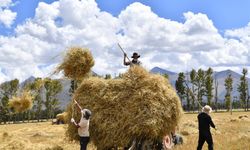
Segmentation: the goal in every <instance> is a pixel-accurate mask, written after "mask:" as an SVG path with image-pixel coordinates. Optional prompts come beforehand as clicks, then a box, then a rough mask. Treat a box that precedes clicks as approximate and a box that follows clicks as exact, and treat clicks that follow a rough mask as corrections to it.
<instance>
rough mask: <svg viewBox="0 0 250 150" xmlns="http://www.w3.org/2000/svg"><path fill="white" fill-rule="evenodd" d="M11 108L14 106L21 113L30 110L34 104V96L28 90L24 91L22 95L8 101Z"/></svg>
mask: <svg viewBox="0 0 250 150" xmlns="http://www.w3.org/2000/svg"><path fill="white" fill-rule="evenodd" d="M8 105H9V107H10V108H13V109H14V110H15V112H18V113H21V112H24V111H26V110H29V109H31V108H32V106H33V97H32V96H31V94H30V93H29V92H27V91H25V92H23V93H22V95H21V96H20V97H16V96H14V97H13V98H12V99H10V101H9V103H8Z"/></svg>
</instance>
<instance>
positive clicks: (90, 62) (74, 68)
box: [55, 47, 95, 80]
mask: <svg viewBox="0 0 250 150" xmlns="http://www.w3.org/2000/svg"><path fill="white" fill-rule="evenodd" d="M94 64H95V62H94V59H93V57H92V54H91V52H90V51H89V50H88V49H84V48H81V47H71V48H69V50H68V52H67V54H66V56H65V57H64V60H63V62H62V63H61V64H60V65H59V66H58V67H57V69H56V71H55V73H58V72H60V71H63V73H64V75H65V76H66V77H68V78H70V79H77V80H79V79H82V78H84V77H85V76H87V75H88V74H89V73H90V71H91V67H93V66H94Z"/></svg>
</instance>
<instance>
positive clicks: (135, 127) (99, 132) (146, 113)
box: [66, 66, 182, 149]
mask: <svg viewBox="0 0 250 150" xmlns="http://www.w3.org/2000/svg"><path fill="white" fill-rule="evenodd" d="M73 98H74V99H76V100H77V101H78V103H79V104H80V105H81V106H82V107H83V108H87V109H90V110H91V111H92V112H93V115H92V118H91V122H90V135H91V139H92V141H93V142H94V144H95V145H96V146H97V147H98V149H106V148H110V147H114V146H118V147H125V146H127V145H128V144H129V142H131V140H133V139H135V138H150V139H154V140H155V139H162V137H163V136H165V135H166V134H169V133H170V132H171V131H173V130H174V129H175V127H176V126H177V125H178V123H179V120H180V117H181V114H182V108H181V104H180V100H179V98H178V96H177V94H176V92H175V90H174V89H173V88H172V87H171V85H170V84H169V82H168V81H167V80H166V79H165V78H164V77H162V76H161V75H155V74H150V73H149V72H148V71H146V70H145V69H143V68H142V67H139V66H134V67H131V68H130V69H129V70H128V72H127V73H125V74H124V75H123V76H122V78H121V79H110V80H104V79H101V78H96V77H91V78H88V79H85V80H83V82H82V84H81V85H80V87H79V88H78V89H77V91H76V92H75V94H74V97H73ZM75 109H76V108H75ZM72 113H74V115H73V116H74V117H75V119H76V120H77V121H79V120H80V113H79V111H74V112H72V110H71V108H70V107H69V108H68V115H69V116H71V114H72ZM69 119H70V118H69ZM67 121H68V122H69V120H67ZM66 135H67V136H68V137H69V138H70V139H71V140H78V138H79V137H78V135H77V128H76V127H75V126H74V125H72V124H69V126H68V128H67V132H66Z"/></svg>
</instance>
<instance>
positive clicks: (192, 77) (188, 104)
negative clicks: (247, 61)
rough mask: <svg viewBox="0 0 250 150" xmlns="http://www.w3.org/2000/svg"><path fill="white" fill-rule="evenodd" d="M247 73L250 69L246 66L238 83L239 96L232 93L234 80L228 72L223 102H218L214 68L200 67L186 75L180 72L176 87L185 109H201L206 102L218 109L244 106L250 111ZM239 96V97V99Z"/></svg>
mask: <svg viewBox="0 0 250 150" xmlns="http://www.w3.org/2000/svg"><path fill="white" fill-rule="evenodd" d="M247 73H248V70H247V69H246V68H244V69H243V70H242V76H241V77H240V83H239V84H238V85H237V92H238V96H233V95H232V91H233V82H234V81H233V78H232V75H231V74H228V76H227V77H226V79H225V80H224V87H225V90H226V94H225V96H224V101H223V103H219V102H218V100H219V96H218V86H219V85H218V84H219V83H218V80H217V79H216V77H214V72H213V69H212V68H208V69H207V70H202V69H198V71H196V70H195V69H192V71H191V72H190V73H189V74H186V75H185V73H184V72H180V73H179V74H178V78H177V80H176V82H175V88H176V91H177V94H178V95H179V97H180V99H181V103H182V105H183V107H184V109H185V110H187V111H195V110H197V109H198V110H200V109H201V107H202V106H204V105H206V104H207V105H210V106H212V107H213V108H215V110H216V111H217V110H218V109H226V110H227V111H229V110H230V109H232V107H234V108H243V109H244V110H245V111H248V107H249V106H248V105H249V99H250V95H249V88H248V80H247ZM237 98H239V100H238V101H237ZM233 100H234V101H233ZM184 102H185V104H184Z"/></svg>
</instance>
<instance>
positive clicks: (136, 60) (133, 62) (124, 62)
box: [118, 43, 141, 66]
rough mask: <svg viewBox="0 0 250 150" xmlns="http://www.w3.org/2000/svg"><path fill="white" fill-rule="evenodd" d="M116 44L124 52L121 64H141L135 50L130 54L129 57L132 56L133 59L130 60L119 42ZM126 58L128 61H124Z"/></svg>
mask: <svg viewBox="0 0 250 150" xmlns="http://www.w3.org/2000/svg"><path fill="white" fill-rule="evenodd" d="M118 46H119V48H120V49H121V51H122V52H123V54H124V57H123V64H124V65H125V66H133V65H138V66H140V65H141V62H140V61H139V60H138V58H140V55H139V54H138V53H137V52H134V53H133V55H132V56H131V58H133V59H132V61H131V60H130V59H129V57H128V56H127V54H126V53H125V51H124V50H123V48H122V47H121V45H120V44H119V43H118ZM126 58H127V59H128V61H126Z"/></svg>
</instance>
